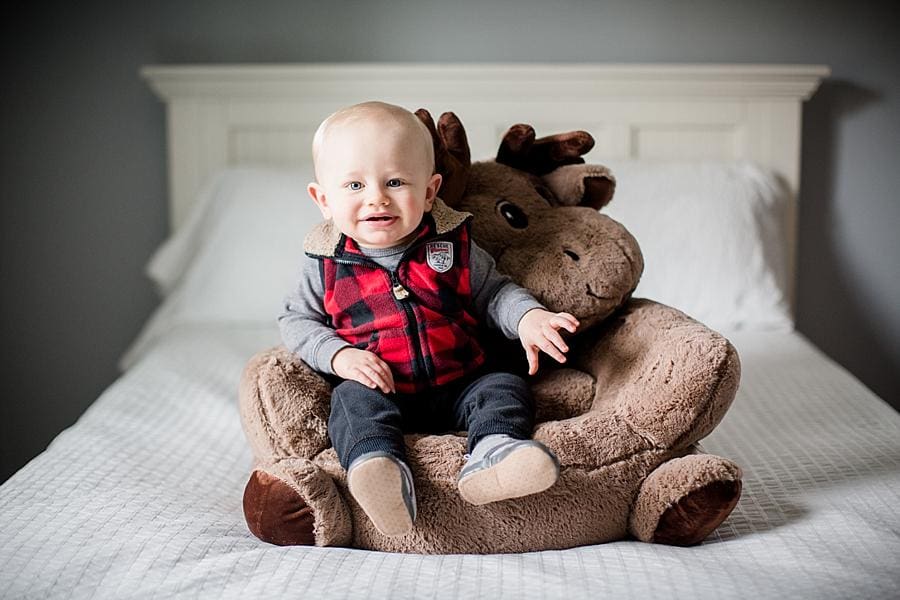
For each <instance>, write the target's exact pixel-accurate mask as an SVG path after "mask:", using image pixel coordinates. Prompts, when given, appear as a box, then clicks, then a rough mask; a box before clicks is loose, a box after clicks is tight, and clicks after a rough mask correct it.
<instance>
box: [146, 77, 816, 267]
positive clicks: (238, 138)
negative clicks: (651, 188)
mask: <svg viewBox="0 0 900 600" xmlns="http://www.w3.org/2000/svg"><path fill="white" fill-rule="evenodd" d="M828 74H829V69H828V67H825V66H821V65H677V64H671V65H600V64H522V63H515V64H421V63H418V64H414V63H411V64H383V63H369V64H294V65H213V66H192V65H182V66H148V67H144V68H143V69H141V75H142V76H143V77H144V78H145V79H146V80H147V81H148V82H149V84H150V86H151V87H152V88H153V90H154V91H155V92H156V93H157V94H158V95H159V97H160V98H162V99H163V101H164V102H165V103H166V108H167V127H168V166H169V194H170V198H169V202H170V221H171V227H172V229H173V230H174V229H177V228H178V227H179V225H180V224H181V223H182V222H183V221H184V219H185V216H186V215H187V213H188V211H189V209H190V206H191V203H192V201H193V200H194V198H195V197H196V195H197V192H198V191H199V190H200V188H201V186H202V185H203V183H204V181H205V180H206V179H207V178H208V177H209V176H211V175H212V174H213V173H215V172H216V171H218V170H220V169H222V168H224V167H227V166H236V165H272V166H290V165H297V164H299V163H301V162H304V161H308V160H309V159H310V154H311V150H310V145H311V141H312V136H313V133H314V132H315V130H316V128H317V127H318V125H319V123H320V122H321V121H322V120H323V119H324V118H325V117H327V116H328V115H329V114H331V113H332V112H334V111H335V110H336V109H337V108H339V107H342V106H346V105H349V104H353V103H356V102H361V101H364V100H371V99H379V100H384V101H386V102H392V103H394V104H399V105H401V106H405V107H407V108H409V109H411V110H415V109H416V108H419V107H424V108H427V109H428V110H429V111H430V112H431V113H432V115H434V116H435V118H437V116H438V115H440V113H442V112H444V111H447V110H452V111H453V112H455V113H456V114H457V115H459V117H460V119H461V120H462V122H463V123H464V124H465V127H466V132H467V134H468V137H469V143H470V145H471V148H472V157H473V159H476V160H477V159H481V158H489V157H492V156H494V154H495V153H496V150H497V147H498V145H499V142H500V139H501V136H502V135H503V133H504V132H505V131H506V130H507V128H509V126H510V125H513V124H515V123H522V122H525V123H530V124H532V125H533V126H534V127H535V129H536V131H537V134H538V135H539V136H540V135H547V134H550V133H557V132H561V131H571V130H575V129H584V130H587V131H589V132H590V133H591V134H592V135H593V136H594V138H595V140H596V145H595V147H594V149H593V150H592V151H591V153H590V154H588V155H587V157H586V159H587V160H588V162H598V163H603V162H605V161H607V160H612V159H622V158H635V159H638V158H640V159H749V160H753V161H755V162H757V163H759V164H761V165H763V166H765V167H769V168H771V169H773V170H774V171H775V172H776V173H778V174H779V175H780V176H781V177H783V178H784V180H785V181H786V182H787V184H788V185H789V187H790V189H791V191H792V192H793V198H794V200H793V202H792V210H791V217H790V222H789V223H788V235H789V237H790V238H791V239H790V240H789V242H790V247H791V248H794V247H795V245H796V244H795V230H796V226H795V223H794V222H795V220H796V197H797V192H798V190H799V186H800V124H801V123H800V121H801V105H802V102H803V101H804V100H806V99H807V98H809V97H810V96H811V95H812V93H813V92H814V91H815V90H816V88H817V87H818V85H819V82H820V80H821V79H822V78H824V77H826V76H827V75H828ZM789 281H791V282H793V281H794V258H793V256H791V257H789Z"/></svg>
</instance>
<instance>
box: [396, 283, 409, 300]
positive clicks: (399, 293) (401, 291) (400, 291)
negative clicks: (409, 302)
mask: <svg viewBox="0 0 900 600" xmlns="http://www.w3.org/2000/svg"><path fill="white" fill-rule="evenodd" d="M393 291H394V298H396V299H397V300H406V299H407V298H409V290H407V289H406V288H405V287H403V286H402V285H401V284H399V283H395V284H394V289H393Z"/></svg>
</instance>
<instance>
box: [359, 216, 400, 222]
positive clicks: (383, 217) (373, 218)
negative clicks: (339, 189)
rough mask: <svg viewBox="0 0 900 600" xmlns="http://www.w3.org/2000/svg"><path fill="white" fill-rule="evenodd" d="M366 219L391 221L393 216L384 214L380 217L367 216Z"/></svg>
mask: <svg viewBox="0 0 900 600" xmlns="http://www.w3.org/2000/svg"><path fill="white" fill-rule="evenodd" d="M365 220H366V221H393V220H394V217H391V216H389V215H384V216H382V217H368V218H366V219H365Z"/></svg>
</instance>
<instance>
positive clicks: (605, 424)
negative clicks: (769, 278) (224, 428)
mask: <svg viewBox="0 0 900 600" xmlns="http://www.w3.org/2000/svg"><path fill="white" fill-rule="evenodd" d="M417 115H419V117H420V118H421V119H422V120H423V122H424V123H425V124H426V125H427V126H428V128H429V129H430V130H431V132H432V137H433V139H434V147H435V160H436V168H437V170H438V171H439V172H440V173H441V174H442V175H443V177H444V183H443V185H442V187H441V192H440V196H441V199H442V200H443V202H444V203H445V204H446V205H447V206H449V207H451V208H453V209H455V210H458V211H464V212H468V213H471V214H472V215H474V222H473V226H472V237H473V239H474V240H475V241H476V242H477V243H478V244H479V245H480V246H481V247H482V248H484V249H485V250H487V251H488V252H489V253H490V254H491V255H492V256H493V257H494V258H495V260H496V261H497V267H498V269H499V270H500V271H501V272H504V273H506V274H507V275H509V276H510V277H512V279H513V280H515V281H516V282H517V283H518V284H520V285H522V286H524V287H526V288H528V289H529V290H530V291H531V292H532V294H533V295H534V296H535V297H536V298H537V299H538V300H539V301H540V302H541V303H543V304H544V305H545V306H546V307H547V308H548V309H549V310H551V311H554V312H558V311H565V312H569V313H571V314H573V315H575V317H577V318H578V319H579V321H580V322H581V327H580V328H579V332H578V333H577V334H576V335H575V336H574V337H572V338H571V339H570V340H569V345H570V348H571V349H570V351H569V353H568V361H567V363H566V364H565V365H564V366H561V365H556V364H550V363H551V362H552V361H546V362H544V363H543V364H542V366H541V370H540V371H539V372H538V375H537V376H535V377H534V378H532V379H531V380H530V381H531V382H532V390H533V392H534V396H535V402H536V405H537V423H538V424H537V426H536V429H535V431H534V438H535V439H537V440H539V441H540V442H542V443H544V444H545V445H546V446H547V447H549V448H550V449H551V450H552V451H553V452H554V453H555V454H556V456H557V457H558V458H559V460H560V476H559V480H558V481H557V483H556V484H555V485H554V486H553V487H551V488H550V489H548V490H546V491H544V492H542V493H539V494H534V495H532V496H526V497H524V498H517V499H514V500H508V501H503V502H495V503H492V504H486V505H483V506H473V505H470V504H467V503H465V502H464V501H463V500H462V499H461V498H460V496H459V493H458V491H457V489H456V478H457V475H458V473H459V470H460V468H461V467H462V465H463V463H464V462H465V458H464V454H465V451H466V443H465V437H464V432H448V433H447V434H446V435H407V436H406V443H407V453H408V457H409V461H410V467H411V469H412V472H413V476H414V479H415V488H416V494H417V497H418V504H419V514H418V518H417V520H416V523H415V527H414V528H413V530H412V531H411V532H410V533H408V534H405V535H402V536H398V537H387V536H384V535H382V534H380V533H379V532H378V530H376V529H375V527H374V526H373V525H372V524H371V522H370V521H369V520H368V518H367V517H366V516H365V514H364V513H363V512H362V510H361V509H360V508H359V506H358V505H357V504H356V503H355V502H354V500H353V497H352V496H351V495H350V494H349V492H348V489H347V482H346V473H345V472H344V470H343V469H342V468H341V466H340V464H339V463H338V460H337V456H336V455H335V453H334V450H333V449H332V448H330V442H329V439H328V432H327V422H328V409H329V401H330V389H331V388H330V385H329V383H328V382H327V381H326V380H325V379H324V378H323V377H321V376H320V375H319V374H318V373H316V372H314V371H313V370H311V369H310V368H309V367H308V366H306V365H305V364H304V363H303V362H302V361H301V360H300V359H298V358H296V357H295V356H293V355H292V354H291V353H290V352H288V351H287V349H285V348H284V347H278V348H274V349H271V350H268V351H265V352H262V353H260V354H258V355H257V356H255V357H254V358H253V359H251V361H250V362H249V363H248V365H247V367H246V369H245V371H244V375H243V379H242V381H241V388H240V403H241V417H242V421H243V425H244V430H245V432H246V434H247V438H248V440H249V442H250V445H251V448H252V450H253V453H254V457H255V466H254V470H253V472H252V474H251V476H250V480H249V482H248V483H247V486H246V489H245V492H244V514H245V517H246V520H247V524H248V526H249V528H250V531H251V532H252V533H253V534H254V535H256V536H257V537H259V538H260V539H262V540H265V541H267V542H270V543H273V544H279V545H290V544H306V545H313V544H314V545H318V546H353V547H357V548H367V549H373V550H383V551H391V552H415V553H427V554H436V553H498V552H527V551H535V550H546V549H562V548H570V547H574V546H580V545H585V544H596V543H600V542H606V541H612V540H617V539H621V538H624V537H627V536H629V535H630V536H633V537H634V538H637V539H639V540H642V541H645V542H658V543H665V544H676V545H690V544H696V543H699V542H700V541H702V540H703V539H704V538H705V537H706V536H708V535H709V534H710V533H711V532H712V531H713V530H714V529H715V528H716V527H717V526H718V525H719V524H720V523H721V522H722V521H723V520H724V519H725V518H726V517H727V516H728V515H729V513H730V512H731V511H732V509H733V508H734V506H735V505H736V504H737V501H738V498H739V497H740V493H741V471H740V469H739V468H738V466H737V465H735V464H734V463H732V462H731V461H729V460H726V459H724V458H720V457H718V456H713V455H709V454H705V453H703V452H702V451H701V450H700V449H699V447H698V446H697V442H698V441H699V440H700V439H702V438H703V437H705V436H706V435H708V434H709V433H710V432H711V431H712V429H713V428H714V427H715V426H716V425H717V424H718V423H719V422H720V421H721V419H722V417H723V416H724V414H725V412H726V411H727V410H728V407H729V406H730V404H731V402H732V400H733V399H734V395H735V393H736V391H737V386H738V382H739V380H740V362H739V359H738V355H737V352H736V351H735V349H734V347H733V346H732V345H731V344H730V343H729V342H728V340H726V339H725V338H723V337H722V336H721V335H719V334H717V333H716V332H714V331H712V330H710V329H708V328H707V327H705V326H704V325H702V324H700V323H698V322H696V321H694V320H692V319H691V318H689V317H688V316H686V315H685V314H683V313H681V312H679V311H677V310H675V309H673V308H669V307H667V306H664V305H661V304H658V303H655V302H652V301H650V300H644V299H635V298H631V294H632V292H633V291H634V289H635V287H636V286H637V283H638V280H639V278H640V275H641V272H642V270H643V260H642V257H641V253H640V250H639V248H638V245H637V242H636V241H635V240H634V238H633V237H632V236H631V234H629V233H628V231H626V230H625V228H624V227H622V225H620V224H619V223H617V222H615V221H613V220H612V219H610V218H609V217H607V216H605V215H603V214H602V213H600V212H599V211H598V209H601V208H602V207H603V206H605V205H606V204H607V203H608V202H609V201H610V200H611V199H612V195H613V191H614V188H615V180H614V178H613V176H612V175H611V174H610V172H609V171H608V170H607V169H606V168H604V167H602V166H598V165H588V164H584V160H583V158H582V155H583V154H585V153H586V152H588V151H589V150H590V149H591V147H592V146H593V143H594V142H593V139H592V138H591V136H590V135H589V134H588V133H586V132H583V131H577V132H571V133H566V134H559V135H554V136H548V137H545V138H540V139H535V133H534V130H533V129H532V128H531V127H530V126H528V125H516V126H513V127H512V128H510V129H509V131H508V132H507V133H506V135H505V136H504V138H503V141H502V143H501V145H500V148H499V151H498V153H497V158H496V160H495V161H484V162H476V163H474V164H472V162H471V160H470V153H469V146H468V141H467V138H466V134H465V130H464V128H463V126H462V123H460V121H459V119H457V117H456V116H455V115H454V114H453V113H445V114H444V115H442V116H441V118H440V120H439V123H438V124H437V126H435V124H434V122H433V120H432V118H431V116H430V115H429V114H428V113H427V111H425V110H419V111H418V112H417ZM509 343H510V342H509V341H507V340H500V339H499V336H498V339H497V340H496V341H494V342H493V343H492V344H490V345H489V346H488V347H489V348H492V349H493V354H494V355H495V356H503V357H510V356H511V357H517V356H518V357H522V358H521V359H510V360H507V364H505V365H504V366H505V367H507V368H510V369H517V370H521V371H524V353H523V352H522V351H521V348H512V347H509V348H507V347H506V345H505V344H509Z"/></svg>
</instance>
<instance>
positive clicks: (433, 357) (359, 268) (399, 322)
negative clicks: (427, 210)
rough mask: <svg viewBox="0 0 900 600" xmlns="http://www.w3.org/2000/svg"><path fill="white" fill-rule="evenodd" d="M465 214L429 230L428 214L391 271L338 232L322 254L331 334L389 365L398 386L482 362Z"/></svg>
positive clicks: (437, 381) (462, 371) (406, 388)
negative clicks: (447, 227)
mask: <svg viewBox="0 0 900 600" xmlns="http://www.w3.org/2000/svg"><path fill="white" fill-rule="evenodd" d="M469 229H470V225H469V221H468V220H467V221H465V222H463V223H462V224H461V225H459V226H458V227H456V228H455V229H453V230H451V231H449V232H447V233H444V234H443V235H440V236H437V235H435V225H434V221H433V220H432V219H431V217H430V216H427V217H426V218H425V221H424V227H422V229H421V230H420V232H419V235H418V237H417V238H416V240H415V242H413V244H412V245H411V246H410V247H409V248H407V250H406V251H405V252H404V254H403V256H402V258H401V259H400V262H399V264H398V265H397V268H396V270H395V271H394V272H391V271H388V270H387V269H385V268H384V267H382V266H380V265H378V264H376V263H375V262H373V261H372V260H370V259H369V258H368V257H366V256H365V255H364V254H363V253H362V252H361V251H360V250H359V246H357V244H356V242H355V241H354V240H353V239H352V238H348V237H346V236H341V239H340V242H338V245H337V248H336V251H335V254H334V256H333V257H318V258H320V259H321V260H322V277H323V282H324V287H325V298H324V305H325V311H326V312H327V313H328V315H329V316H330V317H331V321H332V322H331V326H332V327H333V328H334V329H335V330H336V332H337V334H338V335H339V336H341V337H342V338H344V339H345V340H347V341H348V342H349V343H350V344H352V345H353V346H355V347H356V348H360V349H363V350H369V351H371V352H374V353H375V354H377V355H378V356H379V357H380V358H381V359H382V360H383V361H385V362H386V363H388V365H390V367H391V372H392V373H393V375H394V384H395V386H396V388H397V391H398V392H399V393H403V394H410V393H416V392H421V391H423V390H427V389H428V388H430V387H433V386H439V385H444V384H446V383H450V382H451V381H453V380H455V379H458V378H460V377H462V376H464V375H467V374H468V373H471V372H472V371H473V370H475V369H476V368H478V367H479V366H481V365H482V364H483V363H484V360H485V356H484V351H483V350H482V348H481V346H480V344H479V343H478V341H477V336H476V330H477V327H478V325H477V322H476V320H475V318H474V317H473V316H472V314H471V312H470V307H471V305H472V290H471V286H470V281H469V249H470V246H469V239H470V238H469Z"/></svg>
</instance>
